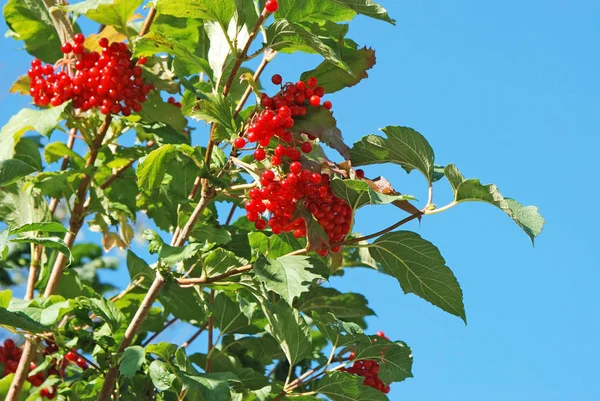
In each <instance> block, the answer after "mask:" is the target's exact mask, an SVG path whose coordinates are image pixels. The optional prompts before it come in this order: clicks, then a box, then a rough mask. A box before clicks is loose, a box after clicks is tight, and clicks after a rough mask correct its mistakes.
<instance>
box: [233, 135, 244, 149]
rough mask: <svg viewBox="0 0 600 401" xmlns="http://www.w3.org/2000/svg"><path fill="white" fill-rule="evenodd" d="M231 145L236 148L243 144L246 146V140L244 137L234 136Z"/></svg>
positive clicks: (241, 146)
mask: <svg viewBox="0 0 600 401" xmlns="http://www.w3.org/2000/svg"><path fill="white" fill-rule="evenodd" d="M233 145H234V146H235V147H236V148H238V149H241V148H243V147H244V146H246V140H245V139H244V138H235V141H233Z"/></svg>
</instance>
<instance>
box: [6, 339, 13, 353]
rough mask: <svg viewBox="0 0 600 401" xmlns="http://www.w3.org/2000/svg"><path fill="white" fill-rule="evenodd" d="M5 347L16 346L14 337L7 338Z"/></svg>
mask: <svg viewBox="0 0 600 401" xmlns="http://www.w3.org/2000/svg"><path fill="white" fill-rule="evenodd" d="M4 348H6V349H7V350H9V349H12V348H15V342H14V341H13V340H12V339H10V338H7V339H6V340H4Z"/></svg>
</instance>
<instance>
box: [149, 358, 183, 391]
mask: <svg viewBox="0 0 600 401" xmlns="http://www.w3.org/2000/svg"><path fill="white" fill-rule="evenodd" d="M148 375H149V376H150V380H152V383H153V384H154V386H155V387H156V388H157V389H158V390H160V391H166V390H170V389H171V387H172V385H173V381H175V378H176V376H175V374H174V373H171V371H170V370H169V366H168V365H167V364H166V363H164V362H163V361H159V360H155V361H152V363H151V364H150V366H149V367H148Z"/></svg>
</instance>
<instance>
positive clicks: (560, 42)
mask: <svg viewBox="0 0 600 401" xmlns="http://www.w3.org/2000/svg"><path fill="white" fill-rule="evenodd" d="M380 3H382V4H383V5H384V6H385V7H386V8H387V9H388V11H389V12H390V14H391V15H392V16H393V17H394V18H396V19H397V21H398V24H397V26H396V27H393V26H391V25H388V24H385V23H380V22H377V21H374V20H369V19H366V18H357V19H356V20H355V21H354V22H353V24H352V26H351V30H350V35H349V36H350V37H352V38H354V39H355V40H357V41H358V42H359V43H360V44H364V45H368V46H372V47H374V48H375V49H376V51H377V59H378V63H377V65H376V66H375V68H374V69H373V70H372V71H370V73H369V74H370V78H369V79H368V80H366V81H363V82H362V83H361V84H360V85H359V86H357V87H354V88H351V89H347V90H345V91H343V92H341V93H339V94H336V95H334V96H331V97H330V99H331V100H332V101H333V103H334V110H335V116H336V118H337V119H338V123H339V126H340V128H341V129H342V131H343V132H344V135H345V138H346V140H347V142H348V143H353V142H355V141H356V140H358V139H359V137H360V136H361V135H363V134H366V133H374V132H375V131H376V130H377V128H380V127H383V126H386V125H406V126H409V127H413V128H415V129H417V130H418V131H420V132H421V133H422V134H424V135H425V136H426V137H427V138H428V139H429V141H430V143H431V144H432V146H433V148H434V150H435V151H436V157H437V160H436V161H437V162H438V163H440V164H446V163H450V162H452V163H455V164H456V165H457V166H458V167H459V168H460V169H461V170H462V171H463V173H464V174H465V175H467V176H469V177H478V178H480V179H481V180H482V182H485V183H495V184H497V185H498V186H499V188H500V190H501V191H502V193H503V194H504V195H506V196H511V197H514V198H516V199H517V200H519V201H521V202H522V203H524V204H536V205H538V206H539V207H540V211H541V212H542V214H543V215H544V217H545V218H546V220H547V222H548V224H547V226H546V228H545V230H544V232H543V233H542V235H541V236H540V237H539V238H538V240H537V242H536V247H535V248H532V247H531V244H530V242H529V240H528V238H527V237H526V236H525V234H523V233H522V232H521V231H520V230H519V229H518V228H517V227H516V226H515V225H514V224H513V223H512V222H511V221H510V220H509V219H508V218H507V217H506V216H505V215H503V214H502V213H501V212H500V211H498V210H496V209H494V208H492V207H490V206H487V205H483V204H464V205H460V206H458V207H456V208H454V209H451V210H449V211H448V212H446V213H442V214H439V215H435V216H430V217H427V218H425V219H423V221H422V223H421V224H420V225H419V224H417V223H412V225H410V226H409V228H410V229H414V230H416V231H417V232H419V233H420V234H421V235H422V236H423V237H424V238H426V239H428V240H430V241H432V242H433V243H434V244H436V245H437V246H438V247H439V248H440V251H441V252H442V255H443V256H444V257H445V258H446V261H447V264H448V265H449V266H450V267H451V268H452V269H453V270H454V272H455V274H456V276H457V277H458V279H459V281H460V283H461V285H462V288H463V291H464V294H465V305H466V310H467V317H468V321H469V324H468V325H467V326H465V325H464V324H463V323H462V322H461V321H460V319H458V318H456V317H452V316H450V315H446V314H444V313H443V312H442V311H440V310H437V309H436V308H434V307H433V306H431V305H429V304H427V303H426V302H424V301H422V300H421V299H419V298H417V297H415V296H413V295H406V296H405V295H402V292H401V289H400V288H399V286H398V284H397V283H395V282H394V281H393V280H392V279H390V278H389V277H385V276H382V275H379V274H377V273H374V272H371V271H364V270H363V271H361V270H356V271H352V272H350V273H347V274H346V276H345V277H344V278H342V279H335V280H333V282H332V284H333V285H334V286H335V287H336V288H339V289H341V290H351V291H360V292H363V293H365V294H366V295H367V296H368V298H369V299H370V302H371V307H372V308H373V309H375V310H376V312H377V313H378V316H377V317H376V318H372V319H370V321H369V323H370V330H373V331H376V330H379V329H381V330H384V331H385V332H386V334H387V335H388V336H389V337H391V338H392V339H401V340H404V341H406V342H407V343H408V344H409V345H410V346H411V347H412V348H413V354H414V361H415V363H414V375H415V378H414V379H411V380H408V381H406V382H404V383H400V384H394V385H393V386H392V392H391V394H390V399H391V400H393V401H395V400H420V401H471V400H472V401H481V400H486V401H496V400H498V401H507V400H510V401H530V400H540V401H563V400H578V401H587V400H590V401H591V400H598V399H600V380H598V378H599V377H600V368H599V366H598V361H599V360H600V350H599V346H598V342H597V339H598V338H600V322H599V319H598V316H599V315H598V311H599V310H600V295H599V291H598V283H599V282H600V271H599V267H600V263H599V257H598V252H597V251H596V252H594V251H593V247H594V245H593V244H594V243H596V242H597V240H598V235H597V233H596V229H597V227H598V226H599V225H600V221H599V220H600V219H599V214H598V212H597V205H596V204H595V201H597V200H598V198H599V195H600V193H599V192H598V185H597V184H596V182H595V178H596V176H597V171H596V170H597V164H596V162H595V159H596V154H597V148H598V146H599V145H600V139H599V138H598V134H599V132H598V127H599V126H600V78H599V75H598V71H600V50H599V48H598V42H599V39H600V24H598V21H599V20H600V3H599V2H597V1H585V0H578V1H574V2H565V1H554V0H544V1H542V0H536V1H534V0H531V1H527V2H524V1H514V0H512V1H504V2H489V1H452V2H448V1H427V2H421V1H416V0H413V1H396V0H381V1H380ZM2 28H3V29H5V26H4V25H2ZM18 47H19V44H18V42H15V41H12V40H8V39H5V40H0V50H1V51H2V54H3V57H2V59H0V102H1V103H2V107H1V108H0V121H1V123H2V124H4V123H5V122H6V121H7V120H8V118H9V116H10V115H12V114H13V113H14V112H16V111H18V110H19V108H20V107H23V106H25V105H26V102H27V99H25V98H19V97H17V96H15V95H7V93H6V92H7V89H8V87H9V86H10V84H11V82H12V80H13V78H14V77H16V76H17V75H20V74H23V73H24V72H25V71H26V69H27V63H28V57H27V56H26V54H25V53H24V52H22V51H18V49H17V48H18ZM278 58H279V59H280V60H279V61H278V62H274V63H273V66H272V69H271V70H270V71H269V73H274V72H280V73H282V74H283V75H284V78H287V79H290V80H291V79H295V78H296V77H297V76H298V75H299V74H300V73H301V72H303V71H304V70H306V69H310V68H312V67H313V66H314V65H315V63H317V62H319V60H317V58H315V57H306V56H303V55H293V56H281V57H279V56H278ZM367 174H368V175H379V174H382V175H384V176H386V177H387V178H388V179H390V180H391V181H392V182H393V183H394V185H395V187H396V188H397V189H399V190H401V191H402V192H405V193H410V194H413V195H415V196H417V197H418V198H419V199H421V200H424V199H426V184H425V182H424V180H423V179H422V178H421V177H419V176H418V175H417V173H416V172H415V173H412V174H411V175H408V176H407V175H406V174H405V173H404V172H403V171H402V170H401V169H400V168H397V167H396V166H389V167H388V166H386V167H385V168H377V167H370V168H368V169H367ZM448 199H449V188H448V186H447V185H446V184H440V185H437V186H436V192H435V202H436V203H438V204H440V205H443V204H445V203H446V202H447V201H448ZM401 217H402V215H401V212H400V211H398V210H395V209H386V208H373V209H370V210H366V211H364V212H361V213H360V216H359V218H358V225H357V230H358V231H360V232H362V233H365V234H366V233H370V232H373V231H376V230H378V229H381V228H383V227H386V226H387V225H389V224H390V223H391V222H392V221H395V220H397V219H400V218H401ZM596 246H597V245H596ZM113 277H116V276H113ZM191 332H192V329H189V330H187V329H186V330H183V332H182V330H181V329H179V330H178V329H174V330H173V331H172V332H170V334H165V337H166V338H167V339H168V340H171V341H175V340H176V339H179V338H183V339H185V338H186V337H187V336H189V334H190V333H191Z"/></svg>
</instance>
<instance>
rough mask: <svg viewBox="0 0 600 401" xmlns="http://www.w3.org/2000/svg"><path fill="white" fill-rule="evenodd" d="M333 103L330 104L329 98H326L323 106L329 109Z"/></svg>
mask: <svg viewBox="0 0 600 401" xmlns="http://www.w3.org/2000/svg"><path fill="white" fill-rule="evenodd" d="M332 106H333V105H332V104H331V102H330V101H329V100H326V101H324V102H323V107H325V108H326V109H327V110H331V107H332Z"/></svg>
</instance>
